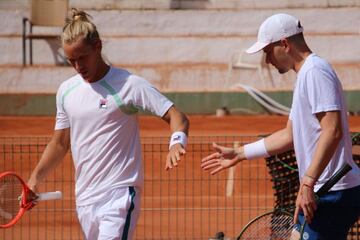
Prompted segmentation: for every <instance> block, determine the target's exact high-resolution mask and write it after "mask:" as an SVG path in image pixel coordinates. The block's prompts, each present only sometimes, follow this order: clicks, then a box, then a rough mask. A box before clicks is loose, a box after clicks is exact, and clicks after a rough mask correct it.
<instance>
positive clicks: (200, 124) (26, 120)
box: [0, 115, 360, 136]
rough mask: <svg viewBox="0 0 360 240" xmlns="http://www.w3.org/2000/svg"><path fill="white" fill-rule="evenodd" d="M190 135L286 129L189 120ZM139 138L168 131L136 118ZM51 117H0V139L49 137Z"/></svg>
mask: <svg viewBox="0 0 360 240" xmlns="http://www.w3.org/2000/svg"><path fill="white" fill-rule="evenodd" d="M189 119H190V135H191V136H201V135H239V134H241V135H253V134H256V135H257V134H266V133H271V132H273V131H276V130H279V129H281V128H283V127H285V125H286V122H287V119H288V118H287V117H284V116H267V115H264V116H225V117H216V116H210V115H209V116H198V115H194V116H193V115H192V116H189ZM139 122H140V128H141V134H142V136H156V135H159V136H167V135H168V134H169V127H168V126H167V124H166V123H165V122H163V121H162V120H161V119H159V118H156V117H152V116H140V117H139ZM53 127H54V117H7V116H6V117H1V116H0V135H2V136H5V135H19V136H21V135H51V133H52V131H53ZM349 127H350V131H360V117H349Z"/></svg>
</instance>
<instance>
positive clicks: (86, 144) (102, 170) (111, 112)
mask: <svg viewBox="0 0 360 240" xmlns="http://www.w3.org/2000/svg"><path fill="white" fill-rule="evenodd" d="M56 104H57V115H56V125H55V129H65V128H70V134H71V151H72V156H73V160H74V165H75V179H76V189H75V192H76V203H77V205H78V206H83V205H88V204H92V203H95V202H98V201H100V200H101V199H103V198H104V197H106V194H107V192H108V191H110V190H112V189H114V188H117V187H119V186H135V187H139V188H142V186H143V166H142V156H141V145H140V137H139V129H138V121H137V117H136V115H135V113H136V112H137V110H138V109H143V110H147V111H150V112H152V113H154V114H155V115H157V116H163V115H164V114H165V113H166V112H167V111H168V109H169V108H170V107H171V106H172V105H173V103H172V102H171V101H169V100H168V99H167V98H166V97H164V96H163V95H162V94H161V93H160V92H159V91H158V90H156V89H155V88H154V87H153V86H152V85H151V84H149V83H148V82H147V81H145V80H144V79H142V78H140V77H138V76H135V75H132V74H131V73H129V72H127V71H125V70H122V69H118V68H113V67H111V68H110V70H109V72H108V73H107V74H106V76H105V77H104V78H103V79H101V80H99V81H97V82H95V83H88V82H86V81H84V80H83V79H82V77H81V76H80V75H75V76H74V77H72V78H70V79H68V80H67V81H65V82H63V83H62V84H61V86H60V88H59V90H58V92H57V96H56Z"/></svg>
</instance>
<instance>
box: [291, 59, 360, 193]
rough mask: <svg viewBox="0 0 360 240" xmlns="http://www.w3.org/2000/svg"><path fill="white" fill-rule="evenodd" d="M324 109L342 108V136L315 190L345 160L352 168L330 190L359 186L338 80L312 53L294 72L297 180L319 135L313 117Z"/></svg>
mask: <svg viewBox="0 0 360 240" xmlns="http://www.w3.org/2000/svg"><path fill="white" fill-rule="evenodd" d="M327 111H341V122H342V131H343V137H342V139H341V141H340V142H339V145H338V148H337V150H336V152H335V153H334V155H333V157H332V158H331V160H330V162H329V164H328V165H327V167H326V168H325V170H324V172H323V173H322V175H321V176H320V178H319V180H318V182H317V184H316V185H315V191H317V190H318V189H319V188H320V187H321V186H322V185H323V184H324V183H325V182H326V181H327V180H328V179H329V178H330V177H331V176H332V175H333V174H334V172H335V171H337V170H338V169H340V168H341V166H342V165H343V164H344V163H345V162H347V163H349V164H350V165H351V166H352V167H353V170H352V171H350V172H349V173H348V174H346V175H345V177H344V178H342V179H341V180H340V181H339V182H338V183H337V184H336V185H335V186H334V187H333V188H332V190H341V189H347V188H351V187H355V186H357V185H360V169H359V168H358V167H357V165H356V163H355V162H354V161H353V159H352V143H351V138H350V135H349V128H348V119H347V109H346V105H345V100H344V96H343V90H342V86H341V83H340V81H339V79H338V77H337V76H336V74H335V72H334V70H333V69H332V67H331V66H330V64H329V63H327V62H326V61H325V60H323V59H322V58H320V57H318V56H317V55H315V54H311V55H309V56H308V57H307V58H306V60H305V62H304V64H303V66H302V67H301V69H300V71H299V72H298V74H297V80H296V85H295V89H294V94H293V102H292V107H291V112H290V120H291V121H292V126H293V140H294V149H295V155H296V159H297V164H298V167H299V177H300V179H301V178H302V177H303V176H304V174H305V172H306V170H307V169H308V167H309V165H310V163H311V161H312V158H313V154H314V153H315V149H316V146H317V142H318V140H319V137H320V134H321V126H320V123H319V121H318V119H317V118H316V113H320V112H327Z"/></svg>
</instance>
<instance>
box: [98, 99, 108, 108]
mask: <svg viewBox="0 0 360 240" xmlns="http://www.w3.org/2000/svg"><path fill="white" fill-rule="evenodd" d="M107 103H108V101H107V99H103V98H101V99H100V102H99V108H100V109H107Z"/></svg>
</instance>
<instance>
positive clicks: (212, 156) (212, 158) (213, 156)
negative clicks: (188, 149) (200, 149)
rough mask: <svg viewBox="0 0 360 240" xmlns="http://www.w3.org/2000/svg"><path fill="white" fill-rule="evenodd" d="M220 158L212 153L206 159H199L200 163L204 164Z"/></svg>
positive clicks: (219, 155) (217, 154) (218, 154)
mask: <svg viewBox="0 0 360 240" xmlns="http://www.w3.org/2000/svg"><path fill="white" fill-rule="evenodd" d="M219 158H221V154H220V153H218V152H216V153H213V154H210V155H209V156H207V157H204V158H203V159H201V163H202V164H203V163H205V162H207V161H211V160H214V159H219Z"/></svg>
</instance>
